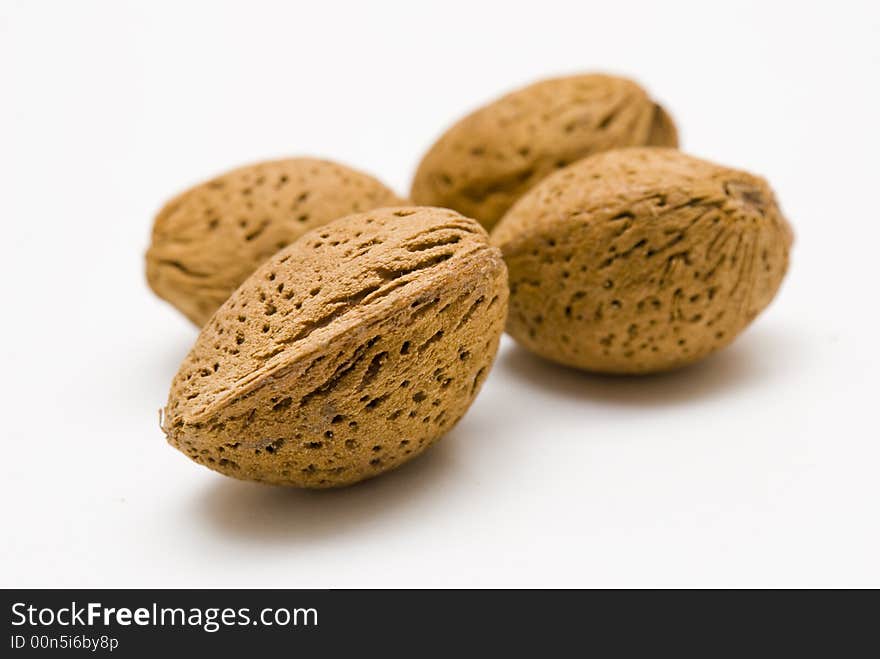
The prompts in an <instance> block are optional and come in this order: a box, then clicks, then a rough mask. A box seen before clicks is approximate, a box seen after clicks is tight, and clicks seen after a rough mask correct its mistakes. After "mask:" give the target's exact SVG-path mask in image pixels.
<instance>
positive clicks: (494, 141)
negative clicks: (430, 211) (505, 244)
mask: <svg viewBox="0 0 880 659" xmlns="http://www.w3.org/2000/svg"><path fill="white" fill-rule="evenodd" d="M626 146H670V147H674V146H678V133H677V131H676V128H675V124H674V123H673V121H672V119H671V118H670V117H669V115H668V114H667V113H666V111H665V110H663V108H662V107H660V106H659V105H658V104H657V103H655V102H654V101H652V100H651V98H650V97H649V96H648V94H647V93H646V92H645V90H644V89H642V88H641V87H640V86H639V85H637V84H636V83H634V82H632V81H631V80H627V79H625V78H618V77H615V76H608V75H599V74H592V75H578V76H571V77H566V78H554V79H550V80H543V81H541V82H537V83H534V84H532V85H529V86H528V87H525V88H523V89H519V90H517V91H514V92H512V93H510V94H507V95H506V96H503V97H501V98H500V99H498V100H496V101H494V102H493V103H490V104H489V105H487V106H485V107H483V108H480V109H479V110H477V111H476V112H473V113H472V114H470V115H468V116H467V117H465V118H464V119H462V120H461V121H459V122H458V123H457V124H455V125H454V126H453V127H452V128H450V129H449V130H448V131H446V133H444V134H443V136H442V137H441V138H440V139H439V140H438V141H437V143H436V144H434V146H432V147H431V149H430V150H429V151H428V153H427V154H426V155H425V156H424V158H423V159H422V162H421V163H420V165H419V168H418V171H417V172H416V175H415V179H414V180H413V184H412V192H411V197H412V199H413V201H414V202H415V203H419V204H425V205H429V206H446V207H447V208H454V209H455V210H457V211H459V212H460V213H463V214H465V215H467V216H468V217H473V218H475V219H477V220H479V221H480V222H481V223H482V224H483V226H485V227H486V228H487V229H491V228H492V227H493V226H494V225H495V223H496V222H497V221H498V220H499V219H500V218H501V216H502V215H503V214H504V213H505V212H506V211H507V209H508V208H510V206H512V205H513V203H514V202H515V201H516V200H517V199H518V198H519V197H520V196H521V195H522V194H523V193H524V192H526V191H527V190H528V189H530V188H531V187H533V186H534V185H535V184H536V183H538V182H539V181H541V180H542V179H543V178H545V177H546V176H547V175H548V174H551V173H552V172H554V171H556V170H557V169H560V168H562V167H565V166H566V165H568V164H570V163H572V162H574V161H575V160H580V159H581V158H584V157H586V156H588V155H591V154H593V153H598V152H600V151H606V150H608V149H614V148H618V147H626Z"/></svg>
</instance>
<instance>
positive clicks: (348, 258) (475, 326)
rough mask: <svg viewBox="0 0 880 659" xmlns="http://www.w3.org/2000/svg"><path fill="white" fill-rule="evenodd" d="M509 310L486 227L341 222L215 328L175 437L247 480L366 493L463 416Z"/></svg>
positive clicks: (188, 383) (233, 302)
mask: <svg viewBox="0 0 880 659" xmlns="http://www.w3.org/2000/svg"><path fill="white" fill-rule="evenodd" d="M506 310H507V270H506V267H505V265H504V261H503V260H502V258H501V253H500V252H499V251H498V249H497V248H494V247H491V246H490V245H489V242H488V236H487V235H486V232H485V231H484V230H483V228H482V227H481V226H480V225H479V224H478V223H477V222H475V221H474V220H471V219H468V218H465V217H463V216H461V215H459V214H458V213H456V212H455V211H451V210H448V209H439V208H418V207H399V208H389V209H379V210H375V211H372V212H369V213H362V214H357V215H352V216H349V217H346V218H343V219H340V220H337V221H335V222H332V223H330V224H327V225H325V226H324V227H322V228H320V229H316V230H315V231H312V232H310V233H308V234H306V235H305V236H303V237H301V238H300V239H299V240H298V241H297V242H295V243H294V244H293V245H291V246H289V247H287V248H285V249H283V250H281V251H280V252H278V253H277V254H276V255H274V256H273V257H271V258H270V259H269V260H268V261H267V262H266V263H265V264H264V265H262V266H261V267H260V268H258V269H257V271H256V272H255V273H254V274H253V275H252V276H251V277H250V278H248V279H247V281H245V282H244V284H243V285H242V286H241V287H240V288H239V289H238V290H237V291H236V292H235V293H234V294H233V295H232V297H231V298H230V299H229V300H227V301H226V303H225V304H224V305H223V306H222V307H221V308H220V310H219V311H218V312H217V313H216V314H215V316H214V317H213V318H212V319H211V321H210V323H209V324H208V325H207V326H206V327H204V328H203V330H202V332H201V335H200V336H199V338H198V340H197V342H196V344H195V347H194V348H193V349H192V351H191V352H190V354H189V356H188V357H187V358H186V360H185V361H184V363H183V364H182V366H181V367H180V370H179V372H178V374H177V376H176V377H175V378H174V381H173V383H172V387H171V393H170V395H169V400H168V404H167V407H166V409H165V413H164V421H163V424H164V425H163V428H164V430H165V433H166V435H167V438H168V441H169V442H170V443H171V444H172V445H173V446H175V447H176V448H178V449H180V450H181V451H183V452H184V453H185V454H186V455H188V456H189V457H191V458H192V459H193V460H195V461H196V462H199V463H200V464H203V465H205V466H207V467H210V468H211V469H214V470H216V471H219V472H221V473H224V474H226V475H229V476H233V477H236V478H241V479H247V480H254V481H262V482H266V483H275V484H283V485H294V486H301V487H312V488H323V487H333V486H339V485H347V484H350V483H355V482H357V481H360V480H363V479H365V478H370V477H372V476H375V475H377V474H380V473H382V472H384V471H387V470H389V469H393V468H394V467H396V466H398V465H400V464H402V463H404V462H406V461H407V460H410V459H411V458H413V457H415V456H416V455H418V454H419V453H421V452H422V451H423V450H425V449H426V448H427V447H428V446H430V445H431V444H432V443H433V442H435V441H436V440H437V439H438V438H439V437H441V436H442V435H443V434H444V433H446V432H447V431H448V430H449V429H450V428H452V426H454V425H455V423H456V422H457V421H458V420H459V419H460V418H461V417H462V415H463V414H464V413H465V411H466V410H467V408H468V406H469V405H470V404H471V402H472V401H473V399H474V397H475V396H476V394H477V392H478V390H479V388H480V386H481V384H482V382H483V380H484V378H485V377H486V375H487V373H488V370H489V368H490V366H491V363H492V360H493V358H494V356H495V353H496V350H497V348H498V342H499V338H500V335H501V333H502V331H503V327H504V318H505V314H506Z"/></svg>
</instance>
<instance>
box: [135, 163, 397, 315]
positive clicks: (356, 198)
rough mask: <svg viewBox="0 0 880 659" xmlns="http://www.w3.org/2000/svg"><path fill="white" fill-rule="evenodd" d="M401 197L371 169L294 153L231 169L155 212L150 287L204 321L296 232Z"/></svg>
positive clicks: (393, 203) (389, 203)
mask: <svg viewBox="0 0 880 659" xmlns="http://www.w3.org/2000/svg"><path fill="white" fill-rule="evenodd" d="M400 203H402V202H401V200H400V199H399V198H398V197H397V196H396V195H395V194H394V193H393V192H392V191H391V190H389V189H388V188H386V187H385V186H384V185H382V184H381V183H380V182H379V181H377V180H376V179H374V178H373V177H371V176H368V175H366V174H363V173H361V172H358V171H355V170H353V169H350V168H348V167H345V166H343V165H338V164H336V163H332V162H327V161H323V160H314V159H311V158H296V159H290V160H278V161H273V162H264V163H259V164H256V165H250V166H248V167H242V168H241V169H236V170H234V171H231V172H229V173H227V174H225V175H223V176H220V177H218V178H215V179H212V180H211V181H208V182H207V183H203V184H202V185H198V186H196V187H194V188H192V189H190V190H187V191H186V192H184V193H183V194H181V195H179V196H178V197H176V198H174V199H172V200H171V201H170V202H168V203H167V204H166V205H165V207H164V208H163V209H162V210H161V211H160V212H159V214H158V215H157V216H156V221H155V223H154V225H153V237H152V244H151V245H150V249H149V251H148V252H147V281H148V282H149V284H150V287H151V288H152V289H153V291H155V293H156V294H157V295H158V296H159V297H161V298H163V299H165V300H167V301H168V302H170V303H171V304H173V305H174V306H175V307H177V308H178V309H179V310H180V311H181V312H182V313H183V314H184V315H185V316H186V317H187V318H189V319H190V320H192V321H193V322H194V323H196V324H197V325H199V326H201V325H204V324H205V323H206V322H207V321H208V319H209V318H210V317H211V314H213V313H214V311H216V310H217V308H218V307H219V306H220V305H221V304H223V302H225V301H226V299H227V298H228V297H229V296H230V295H231V294H232V291H234V290H235V289H236V288H238V286H239V284H241V282H243V281H244V280H245V279H246V278H247V277H248V276H249V275H250V274H251V273H252V272H253V271H254V270H255V269H256V268H257V266H258V265H260V264H261V263H263V261H265V260H266V259H267V258H269V257H270V256H272V254H274V253H275V252H277V251H278V250H279V249H281V248H282V247H285V246H286V245H288V244H290V243H292V242H293V241H294V240H296V239H297V238H298V237H299V236H301V235H303V234H304V233H306V232H308V231H310V230H311V229H314V228H315V227H318V226H321V225H324V224H326V223H327V222H330V221H331V220H335V219H337V218H339V217H342V216H344V215H349V214H350V213H357V212H361V211H367V210H371V209H373V208H379V207H381V206H397V205H400Z"/></svg>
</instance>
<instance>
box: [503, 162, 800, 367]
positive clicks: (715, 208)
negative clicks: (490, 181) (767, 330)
mask: <svg viewBox="0 0 880 659" xmlns="http://www.w3.org/2000/svg"><path fill="white" fill-rule="evenodd" d="M492 242H493V244H495V245H497V246H498V247H500V248H501V250H502V252H503V254H504V258H505V260H506V261H507V265H508V268H509V271H510V317H509V319H508V322H507V330H508V332H509V333H510V334H511V335H512V336H513V337H514V338H515V339H516V340H517V341H518V342H519V343H521V344H522V345H523V346H525V347H526V348H528V349H529V350H532V351H533V352H535V353H537V354H539V355H541V356H543V357H546V358H548V359H551V360H553V361H556V362H559V363H561V364H566V365H569V366H575V367H579V368H582V369H587V370H591V371H599V372H605V373H648V372H653V371H662V370H667V369H671V368H676V367H679V366H684V365H685V364H689V363H692V362H695V361H697V360H699V359H701V358H703V357H705V356H706V355H709V354H711V353H712V352H714V351H716V350H718V349H720V348H723V347H724V346H726V345H727V344H729V343H730V342H731V341H733V339H734V338H735V337H736V336H737V335H738V334H739V333H740V332H741V331H742V330H743V329H744V328H745V327H746V326H747V325H748V324H749V323H750V322H751V321H752V320H753V319H754V318H755V316H757V315H758V313H760V312H761V310H762V309H764V308H765V307H766V306H767V305H768V304H769V303H770V301H771V300H772V299H773V297H774V295H775V294H776V291H777V290H778V289H779V286H780V283H781V282H782V279H783V277H784V275H785V272H786V270H787V268H788V257H789V249H790V247H791V243H792V232H791V228H790V226H789V224H788V222H787V221H786V220H785V218H784V217H783V216H782V214H781V212H780V210H779V207H778V206H777V203H776V199H775V197H774V195H773V191H772V190H771V189H770V187H769V186H768V185H767V183H766V181H764V180H763V179H761V178H759V177H756V176H753V175H751V174H748V173H745V172H741V171H737V170H735V169H729V168H727V167H722V166H720V165H715V164H713V163H710V162H706V161H704V160H698V159H697V158H693V157H691V156H688V155H685V154H683V153H681V152H679V151H676V150H673V149H660V148H633V149H621V150H617V151H609V152H606V153H603V154H598V155H595V156H592V157H589V158H586V159H584V160H582V161H580V162H578V163H575V164H573V165H571V166H569V167H566V168H565V169H563V170H561V171H559V172H557V173H556V174H553V175H552V176H550V177H548V178H547V179H546V180H545V181H543V182H542V183H541V184H539V185H538V186H537V187H535V188H534V189H533V190H532V191H531V192H529V193H528V194H526V195H525V196H524V197H523V198H522V199H520V201H519V202H518V203H517V204H516V205H515V206H514V207H513V208H512V209H511V210H510V212H509V213H508V214H507V215H506V216H505V217H504V219H503V220H502V221H501V222H500V223H499V224H498V226H497V227H496V229H495V231H494V232H493V234H492Z"/></svg>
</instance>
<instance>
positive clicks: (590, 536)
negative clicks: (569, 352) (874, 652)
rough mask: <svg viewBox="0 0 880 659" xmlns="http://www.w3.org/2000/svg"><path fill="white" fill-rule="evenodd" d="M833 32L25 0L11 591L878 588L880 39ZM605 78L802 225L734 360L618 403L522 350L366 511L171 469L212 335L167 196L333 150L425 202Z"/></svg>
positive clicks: (9, 439)
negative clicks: (452, 140)
mask: <svg viewBox="0 0 880 659" xmlns="http://www.w3.org/2000/svg"><path fill="white" fill-rule="evenodd" d="M820 4H821V7H822V8H817V7H816V6H813V5H812V4H811V3H768V2H754V3H736V2H725V3H724V4H723V5H718V6H713V3H705V2H700V3H697V2H694V3H677V2H663V3H648V2H645V3H633V2H600V3H588V2H581V1H578V2H570V3H560V2H551V1H548V0H543V1H542V2H540V3H514V2H492V3H490V2H485V3H482V2H474V1H473V0H471V1H468V2H452V1H449V0H446V1H444V2H436V3H423V2H400V3H388V2H377V1H372V2H361V3H351V4H340V3H336V2H328V1H323V2H307V3H305V2H304V3H295V2H288V3H284V4H281V3H279V4H264V3H257V2H247V3H244V2H242V3H240V4H230V3H223V2H210V3H204V4H199V3H182V2H180V3H167V4H163V3H138V4H135V3H126V2H106V3H101V4H97V3H89V2H77V3H72V2H55V3H49V2H25V1H23V0H22V1H18V2H16V1H10V0H2V2H0V190H2V196H0V199H2V221H3V233H2V235H3V238H2V244H3V251H2V255H3V256H2V260H0V263H2V266H0V267H2V278H0V281H2V309H3V322H2V326H0V327H2V329H0V332H2V345H3V352H2V368H3V378H2V385H0V386H2V391H0V393H2V396H0V400H2V406H3V407H2V412H3V423H2V457H0V500H2V519H0V523H2V532H0V533H2V535H0V584H2V585H5V586H13V585H45V586H68V585H82V586H99V585H106V586H289V587H295V586H321V587H323V586H330V587H343V586H868V585H872V586H880V561H878V560H877V557H878V555H880V514H878V502H880V469H878V466H880V432H878V429H877V418H878V417H877V415H878V410H877V408H878V402H877V394H878V387H877V380H876V378H877V372H878V368H880V358H878V338H877V326H878V307H880V299H878V294H877V282H878V276H877V268H878V261H880V228H878V226H880V217H878V212H880V211H878V204H877V203H876V198H877V189H878V188H877V186H878V174H880V165H878V162H880V159H878V153H880V137H878V132H880V129H878V125H880V124H878V117H880V95H878V93H880V92H878V71H880V45H878V44H880V39H878V34H880V17H878V5H877V3H876V2H864V3H849V2H834V3H816V5H820ZM520 7H521V8H520ZM589 70H604V71H610V72H617V73H622V74H626V75H630V76H633V77H635V78H636V79H638V80H639V81H641V82H642V83H643V84H644V85H645V86H646V87H648V89H649V90H650V91H651V92H652V93H653V94H654V96H655V97H657V98H658V99H660V100H661V101H662V102H663V103H664V104H665V105H666V106H667V107H668V108H669V109H670V111H671V112H672V114H673V115H674V116H675V118H676V120H677V121H678V123H679V126H680V127H681V133H682V138H683V146H684V148H685V149H686V150H687V151H690V152H692V153H694V154H696V155H700V156H703V157H708V158H711V159H713V160H716V161H719V162H722V163H724V164H728V165H733V166H738V167H742V168H746V169H751V170H754V171H756V172H758V173H761V174H763V175H765V176H767V177H768V178H769V180H770V181H771V183H772V184H773V186H774V187H775V189H776V191H777V193H778V196H779V198H780V200H781V203H782V205H783V208H784V210H785V212H786V213H787V214H788V216H789V217H790V219H791V221H792V223H793V224H794V226H795V229H796V232H797V242H796V245H795V249H794V253H793V265H792V269H791V270H790V273H789V276H788V279H787V280H786V282H785V285H784V287H783V289H782V291H781V293H780V295H779V297H778V298H777V300H776V302H775V303H774V304H773V305H772V307H771V308H770V309H769V310H768V311H767V312H766V313H765V314H764V315H762V316H761V317H760V318H759V319H758V321H757V322H756V323H755V324H754V325H753V327H752V328H751V329H749V330H748V331H747V332H746V333H745V334H744V335H743V336H741V337H740V339H739V340H737V341H736V342H735V343H734V345H733V346H732V347H731V348H729V349H728V350H727V351H726V352H723V353H721V354H719V355H717V356H716V357H714V358H711V359H709V360H707V361H706V362H704V363H702V364H700V365H698V366H696V367H693V368H690V369H688V370H685V371H681V372H678V373H675V374H671V375H665V376H656V377H649V378H642V379H615V378H603V377H596V376H589V375H584V374H580V373H576V372H571V371H566V370H563V369H560V368H557V367H554V366H551V365H547V364H544V363H541V362H539V361H537V360H536V359H535V358H532V357H530V356H529V355H528V354H527V353H525V352H523V351H521V350H519V349H517V348H516V347H515V346H514V345H513V344H512V342H510V341H509V340H508V339H505V342H504V344H503V347H502V350H501V352H500V354H499V357H498V360H497V362H496V367H495V369H494V370H493V371H492V374H491V376H490V378H489V380H488V382H487V384H486V386H485V387H484V389H483V392H482V394H481V395H480V397H479V398H478V400H477V401H476V403H475V404H474V405H473V407H472V408H471V411H470V412H469V414H468V415H467V416H466V417H465V419H464V420H463V421H462V422H461V424H460V425H459V426H458V427H457V428H456V429H455V430H454V431H453V432H452V433H451V434H450V435H449V436H448V437H447V438H446V439H445V440H443V441H442V442H441V443H440V444H439V445H438V446H437V447H436V448H434V449H432V450H431V451H430V452H429V453H428V454H426V455H425V456H423V457H422V458H421V459H419V460H417V461H416V462H414V463H411V464H410V465H408V466H406V467H404V468H402V469H400V470H399V471H397V472H395V473H392V474H390V475H387V476H384V477H382V478H379V479H377V480H374V481H372V482H369V483H366V484H363V485H360V486H356V487H353V488H350V489H347V490H342V491H333V492H323V493H320V492H319V493H310V492H302V491H289V490H282V489H273V488H269V487H265V486H260V485H252V484H247V483H240V482H236V481H233V480H228V479H226V478H224V477H222V476H220V475H218V474H214V473H213V472H210V471H208V470H206V469H203V468H202V467H199V466H197V465H195V464H193V463H191V462H189V461H188V460H187V459H186V458H185V457H184V456H183V455H181V454H179V453H178V452H176V451H175V450H173V449H172V448H170V447H169V446H167V445H166V444H165V443H164V440H163V436H162V434H161V432H160V431H159V428H158V419H157V410H158V408H159V407H160V406H162V405H163V404H164V402H165V397H166V395H167V389H168V385H169V383H170V380H171V378H172V376H173V375H174V373H175V371H176V369H177V365H178V363H179V361H180V360H181V359H182V358H183V356H184V355H185V354H186V352H187V350H188V348H189V346H190V345H191V344H192V342H193V341H194V339H195V336H196V330H195V329H194V328H193V327H192V326H190V325H189V324H188V323H187V322H186V321H185V320H184V319H183V318H182V317H181V316H180V315H179V314H177V313H176V312H175V311H174V310H173V309H172V308H171V307H170V306H168V305H166V304H165V303H163V302H161V301H160V300H158V299H156V298H155V297H153V296H152V295H151V294H150V292H149V291H148V289H147V287H146V285H145V283H144V278H143V252H144V250H145V249H146V247H147V244H148V238H149V231H150V224H151V221H152V215H153V214H154V213H155V211H156V210H157V209H158V208H159V206H160V205H161V203H162V202H163V201H164V200H165V199H166V198H167V197H169V196H170V195H172V194H173V193H176V192H177V191H179V190H181V189H182V188H184V187H187V186H189V185H191V184H194V183H197V182H200V181H201V180H203V179H205V178H207V177H209V176H212V175H213V174H215V173H218V172H221V171H223V170H225V169H228V168H230V167H233V166H237V165H240V164H243V163H247V162H250V161H255V160H259V159H263V158H270V157H280V156H288V155H305V154H309V155H318V156H323V157H328V158H333V159H337V160H339V161H342V162H345V163H348V164H350V165H353V166H356V167H358V168H361V169H364V170H366V171H368V172H371V173H374V174H375V175H377V176H379V177H380V178H382V179H383V180H385V181H387V182H389V183H390V184H391V185H392V186H394V187H395V188H397V190H398V191H399V192H405V191H406V190H407V189H408V186H409V181H410V176H411V174H412V172H413V170H414V167H415V165H416V163H417V162H418V159H419V158H420V156H421V154H422V152H423V151H424V149H426V148H427V147H428V146H429V144H430V143H431V142H432V141H433V140H434V139H435V138H436V137H437V135H438V134H439V132H440V131H441V130H443V129H444V128H445V127H446V126H447V125H448V124H449V123H450V122H452V121H453V120H455V119H457V118H458V117H459V116H460V115H461V114H462V113H464V112H465V111H468V110H470V109H472V108H474V107H475V106H477V105H479V104H481V103H483V102H485V101H488V100H490V99H492V98H494V97H496V96H497V95H499V94H500V93H502V92H505V91H507V90H509V89H511V88H515V87H517V86H520V85H522V84H525V83H528V82H531V81H532V80H534V79H536V78H540V77H544V76H548V75H553V74H560V73H569V72H579V71H589Z"/></svg>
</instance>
